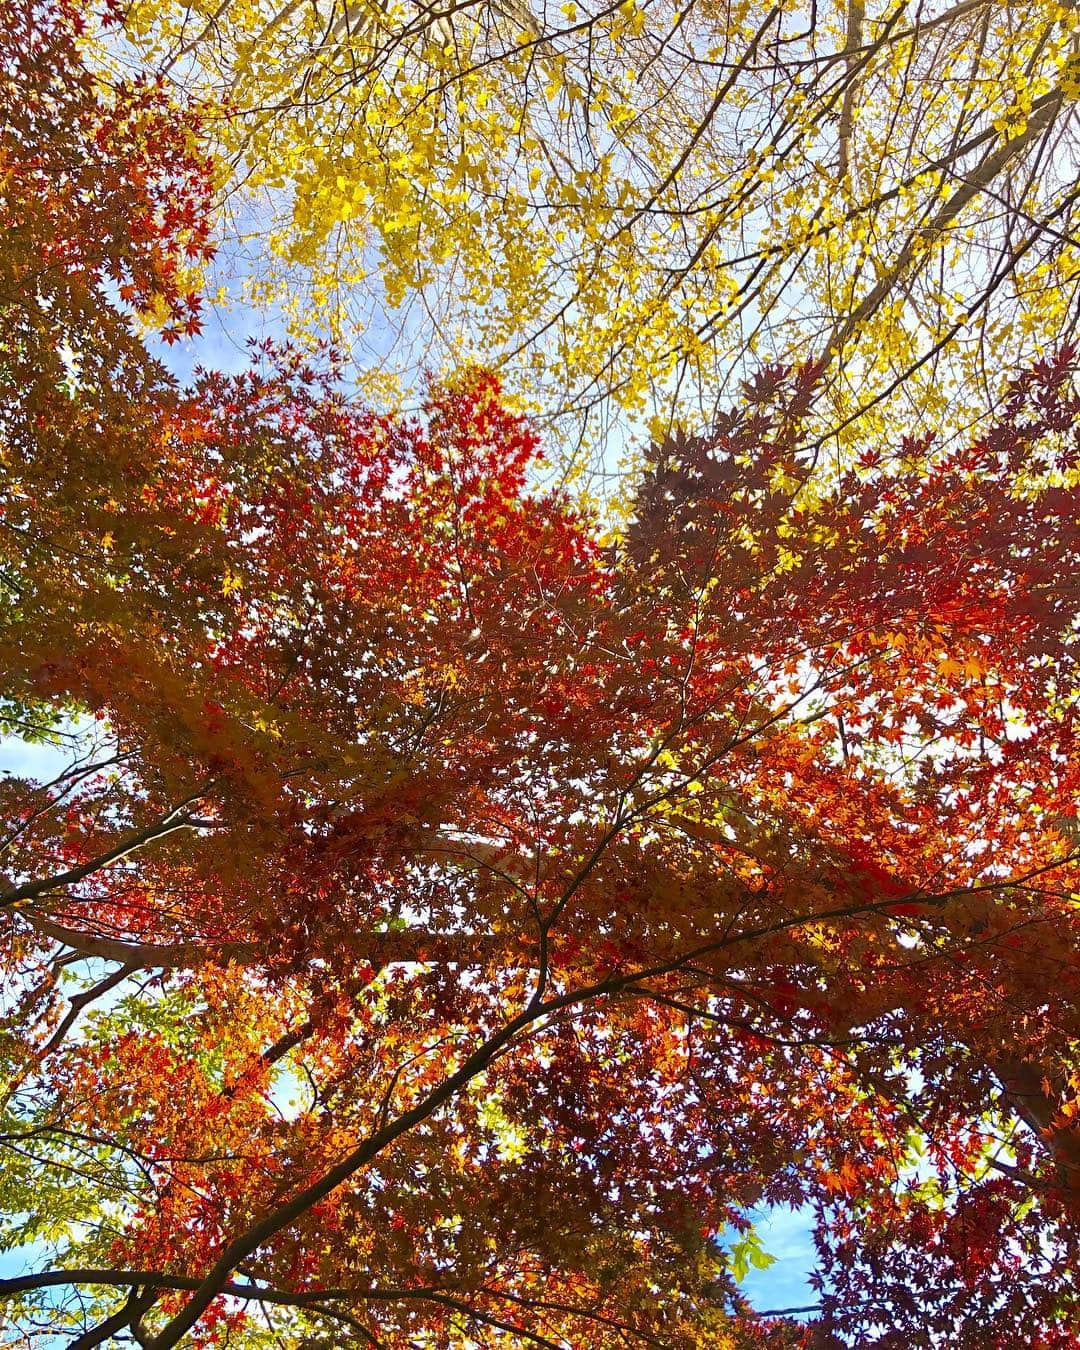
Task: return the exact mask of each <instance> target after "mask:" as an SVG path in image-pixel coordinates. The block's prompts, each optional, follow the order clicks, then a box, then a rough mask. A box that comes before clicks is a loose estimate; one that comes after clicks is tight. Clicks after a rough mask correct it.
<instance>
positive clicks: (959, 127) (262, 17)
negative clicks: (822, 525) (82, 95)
mask: <svg viewBox="0 0 1080 1350" xmlns="http://www.w3.org/2000/svg"><path fill="white" fill-rule="evenodd" d="M125 13H126V24H127V30H128V34H129V37H130V41H131V48H132V51H133V52H134V53H135V59H137V60H138V61H139V62H141V63H142V64H143V65H144V66H146V67H148V68H150V69H152V70H154V71H156V72H159V73H161V74H162V75H163V76H164V77H165V78H166V79H167V81H168V82H169V83H170V85H171V86H172V87H174V88H176V89H178V90H181V91H184V92H185V93H190V94H192V95H194V96H195V97H197V98H198V99H200V100H202V101H203V102H204V103H205V104H206V105H207V107H208V109H209V110H210V111H209V128H210V130H211V132H212V133H213V135H214V139H215V144H216V146H217V149H218V152H219V155H220V163H221V172H222V185H223V191H224V193H225V197H226V201H227V204H228V206H229V219H230V221H231V224H230V226H229V228H228V231H227V234H228V236H229V237H230V238H232V239H233V240H234V241H235V242H237V243H239V241H243V262H242V264H241V262H240V261H239V260H237V261H236V262H235V266H236V267H238V268H239V267H241V266H242V267H243V269H244V270H247V271H249V272H250V274H251V276H252V278H253V279H254V281H255V283H256V294H260V295H263V294H267V293H269V294H273V295H276V296H278V297H279V298H281V299H282V300H283V303H285V304H286V306H287V308H289V309H290V310H291V312H292V314H293V316H294V319H295V321H296V322H297V324H298V325H299V326H300V327H302V328H303V327H307V326H309V325H310V323H311V322H312V320H313V321H314V323H315V324H316V325H317V326H323V325H325V324H326V323H327V322H329V323H331V324H334V325H335V326H336V331H337V333H338V334H339V335H340V337H341V338H342V339H343V340H345V341H346V342H349V343H355V344H356V345H357V350H358V352H359V353H360V355H361V357H362V358H364V359H363V360H361V362H360V368H359V369H358V371H357V372H355V374H356V377H357V378H360V379H365V378H368V379H370V378H371V376H372V373H373V363H374V361H375V359H376V358H378V361H379V368H380V370H384V371H385V370H387V369H388V370H389V371H390V372H391V373H396V374H399V375H405V376H406V378H408V375H409V372H410V371H414V372H415V370H416V369H418V368H419V367H421V366H440V365H441V364H442V363H443V362H444V361H451V362H456V363H460V361H462V360H475V359H476V358H477V356H478V355H479V356H480V357H481V358H482V359H483V360H484V362H485V363H487V364H491V363H492V362H496V363H497V364H498V366H499V367H500V368H501V369H502V370H503V372H504V376H505V378H506V379H507V380H508V381H509V382H510V385H511V386H512V388H513V389H514V390H515V391H516V392H519V393H520V392H524V393H525V394H526V395H528V396H529V397H530V398H532V399H533V400H535V402H536V404H537V406H538V408H539V410H540V411H541V412H542V413H543V415H544V417H545V418H546V419H548V420H549V422H550V423H551V425H552V426H553V427H556V428H560V429H561V432H562V435H563V437H564V441H563V449H564V452H565V451H566V450H567V449H568V448H569V449H572V448H573V446H574V444H575V440H574V438H575V437H576V436H577V435H581V434H584V435H586V436H588V437H591V438H592V441H593V442H594V443H595V442H597V441H602V440H603V439H604V436H605V432H606V430H607V426H608V422H609V419H610V417H611V416H612V413H613V411H617V410H620V409H621V410H623V411H624V412H625V411H626V410H630V411H631V412H635V413H644V414H647V415H650V416H653V417H654V418H658V417H662V416H668V415H670V412H671V409H672V408H673V407H674V408H677V409H678V411H679V415H680V416H682V417H683V418H687V417H692V418H695V419H696V421H697V423H698V424H699V425H707V424H708V423H709V422H710V421H711V419H712V417H713V416H714V415H715V413H716V412H718V411H719V410H720V409H721V408H722V407H723V406H724V405H725V404H726V403H727V402H729V401H731V400H732V399H734V398H735V397H737V394H738V387H739V381H740V380H742V379H745V378H747V377H748V376H752V375H753V373H754V371H755V369H756V367H757V366H758V365H759V364H761V363H768V362H770V361H781V362H786V363H792V362H799V361H805V360H806V359H808V358H810V357H812V358H813V359H816V360H823V361H825V362H826V363H827V367H828V368H827V372H826V375H827V378H826V380H825V383H824V384H823V387H822V394H821V397H820V398H819V400H818V403H817V406H816V409H815V416H816V417H817V418H818V419H819V420H820V422H821V424H822V428H823V429H827V430H829V431H832V432H833V433H834V435H835V436H836V437H837V441H836V448H837V449H838V450H839V451H840V452H841V458H845V454H844V452H845V451H847V450H849V449H850V448H851V447H852V446H853V445H857V443H858V441H859V438H860V437H866V436H872V435H875V434H877V435H882V436H884V437H885V438H886V439H894V440H895V439H898V438H899V435H900V434H902V431H903V430H906V429H907V428H908V427H909V426H910V425H911V423H912V422H913V421H914V422H916V423H918V424H919V429H920V430H924V431H926V430H934V429H938V430H941V429H943V428H944V427H945V425H946V423H947V424H948V425H949V426H950V427H952V428H954V429H955V428H959V427H963V426H966V425H968V424H969V423H970V421H971V420H972V419H977V418H979V417H985V416H987V415H989V414H990V413H991V412H992V410H993V409H994V407H995V405H996V403H997V401H998V400H999V399H1000V397H1001V396H1002V394H1003V381H1006V380H1007V372H1008V371H1009V370H1011V369H1014V368H1015V367H1016V366H1017V365H1018V364H1019V363H1027V362H1028V361H1031V360H1035V359H1037V358H1038V357H1040V356H1042V355H1045V354H1047V353H1048V352H1049V351H1051V350H1053V349H1054V348H1055V347H1056V346H1058V345H1060V343H1061V342H1062V341H1065V340H1068V337H1069V335H1070V333H1071V331H1072V328H1073V325H1074V324H1075V319H1076V285H1077V278H1078V272H1077V254H1076V243H1075V225H1074V222H1075V209H1076V195H1077V190H1076V179H1077V159H1076V124H1075V101H1076V97H1077V94H1078V92H1080V74H1078V72H1080V65H1078V63H1080V47H1078V45H1077V34H1078V24H1080V17H1078V14H1077V11H1076V8H1075V6H1073V5H1071V4H1060V3H1058V0H1037V2H1036V3H1029V4H1025V5H1023V6H1008V5H1004V6H1003V5H1000V4H997V3H994V2H993V0H960V3H952V2H951V0H929V2H925V0H919V2H918V3H913V2H911V0H899V3H896V4H893V3H891V0H890V3H888V4H883V5H880V6H877V7H874V6H868V5H866V4H864V3H863V0H823V2H822V3H818V0H814V3H809V4H808V3H805V2H804V0H800V2H799V3H782V4H775V5H765V4H761V5H752V4H748V3H745V0H689V3H683V2H682V0H619V3H608V0H572V2H571V3H567V4H558V3H555V2H554V0H535V2H534V0H473V2H472V3H468V4H460V3H455V4H451V5H445V6H440V5H438V4H431V5H426V4H421V3H412V0H408V2H407V3H405V2H404V0H403V2H402V3H393V4H389V3H383V0H316V2H315V3H312V4H303V5H301V4H299V3H296V2H295V0H293V2H292V3H288V2H287V0H281V2H280V3H279V0H273V2H272V3H263V2H262V0H221V3H218V4H208V3H202V0H200V2H199V3H189V0H136V3H134V4H132V5H131V6H130V7H128V8H127V9H126V11H125ZM230 256H233V255H232V254H230ZM388 325H389V326H390V327H392V328H393V329H394V330H395V333H396V337H395V338H394V340H393V342H392V344H390V343H389V341H388V339H387V336H386V329H387V327H388ZM364 327H366V328H367V329H368V330H369V332H368V340H367V342H366V343H365V341H364V339H363V338H362V337H360V332H361V329H362V328H364ZM406 339H407V340H406ZM609 467H610V465H609Z"/></svg>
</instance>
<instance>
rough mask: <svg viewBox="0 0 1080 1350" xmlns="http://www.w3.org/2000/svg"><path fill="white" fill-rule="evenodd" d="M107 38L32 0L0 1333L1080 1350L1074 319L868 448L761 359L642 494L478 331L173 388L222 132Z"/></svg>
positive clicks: (6, 552) (8, 789)
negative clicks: (446, 374) (786, 1278)
mask: <svg viewBox="0 0 1080 1350" xmlns="http://www.w3.org/2000/svg"><path fill="white" fill-rule="evenodd" d="M80 22H81V21H80V19H79V16H78V14H77V12H76V11H74V10H71V9H68V8H65V7H63V6H60V7H45V6H40V5H35V6H31V7H26V6H20V5H15V4H9V5H8V6H7V9H6V10H5V23H4V24H3V25H0V32H2V34H3V37H2V38H0V41H2V42H3V43H4V44H5V45H4V49H3V50H4V60H3V63H2V64H0V76H2V78H0V98H2V99H3V103H4V138H3V140H2V141H0V148H2V155H3V159H2V166H0V167H2V176H0V209H2V214H3V218H4V222H5V230H4V232H3V243H2V245H0V268H2V269H3V271H2V275H3V279H4V280H3V288H2V294H3V304H4V310H5V330H4V336H3V338H2V339H0V371H2V374H3V383H2V386H0V397H2V405H0V406H2V409H3V414H2V420H0V427H2V452H3V461H2V472H3V497H2V504H3V516H2V522H3V541H4V542H3V545H2V549H3V551H2V555H0V566H2V569H3V571H2V576H3V585H4V606H3V611H2V615H0V622H2V623H3V639H4V640H3V644H2V647H0V650H2V652H3V658H2V662H3V663H2V667H0V671H2V679H3V686H2V689H0V694H2V696H3V699H4V702H3V704H2V707H3V715H4V718H5V728H6V729H7V730H9V731H15V732H18V733H19V734H21V735H23V736H24V737H34V736H37V737H38V738H42V739H45V740H46V741H48V742H50V743H51V744H53V746H54V747H55V748H56V749H57V751H58V752H60V751H63V750H67V751H68V752H69V753H68V756H67V757H66V758H65V757H61V758H60V760H59V764H58V768H57V771H56V773H55V775H54V777H53V778H52V779H51V780H48V781H44V780H40V779H38V780H35V779H33V778H31V777H30V776H29V775H27V774H26V773H9V774H7V775H5V776H4V777H3V778H2V779H0V814H2V819H3V822H4V836H3V861H2V864H0V872H2V876H0V905H2V907H3V912H4V918H3V923H2V926H0V958H2V962H3V971H4V982H3V999H2V1003H0V1012H2V1024H0V1060H2V1063H3V1071H4V1079H5V1092H4V1097H3V1104H2V1106H0V1150H2V1157H3V1162H4V1166H3V1169H2V1172H0V1209H2V1212H3V1215H4V1218H3V1221H2V1226H0V1246H2V1247H3V1249H4V1250H5V1251H7V1252H12V1251H14V1252H16V1253H17V1252H19V1251H20V1250H22V1251H23V1254H24V1255H25V1256H26V1259H27V1262H28V1264H29V1265H30V1267H31V1269H29V1270H28V1271H27V1272H26V1273H25V1274H22V1275H9V1276H6V1277H5V1278H2V1279H0V1298H2V1300H3V1306H4V1308H5V1316H6V1321H5V1334H6V1335H7V1337H8V1340H9V1341H10V1343H12V1344H28V1343H29V1344H33V1342H34V1340H35V1338H37V1339H39V1340H40V1341H44V1342H46V1343H49V1341H50V1340H52V1341H55V1338H56V1337H58V1336H62V1335H64V1334H67V1335H69V1336H70V1337H71V1339H70V1345H71V1346H73V1347H79V1348H80V1350H82V1348H85V1347H91V1346H95V1345H101V1344H107V1343H108V1342H109V1341H110V1340H111V1339H113V1340H115V1341H116V1342H117V1343H121V1344H122V1343H125V1341H130V1340H131V1339H132V1338H134V1339H135V1340H136V1341H137V1342H138V1343H141V1344H142V1345H143V1346H145V1347H156V1348H157V1350H164V1347H167V1346H171V1345H175V1344H179V1343H182V1342H185V1341H188V1342H194V1343H201V1344H204V1345H210V1344H225V1343H228V1344H231V1345H234V1346H241V1347H243V1346H250V1347H252V1348H253V1350H254V1347H260V1346H271V1345H281V1344H290V1345H296V1346H301V1345H306V1346H315V1345H337V1344H342V1343H352V1342H353V1341H356V1342H359V1343H366V1344H377V1345H385V1346H388V1347H398V1346H400V1347H403V1348H404V1347H406V1346H409V1347H413V1346H426V1345H440V1346H442V1345H445V1346H461V1347H463V1348H464V1347H466V1346H469V1345H476V1344H481V1345H490V1346H493V1347H494V1346H499V1345H506V1346H517V1345H525V1346H529V1345H540V1346H547V1347H549V1350H550V1347H552V1346H555V1347H560V1350H563V1348H565V1347H569V1346H572V1347H575V1350H576V1348H577V1347H582V1348H583V1350H585V1348H587V1347H592V1346H595V1347H607V1346H615V1345H620V1346H621V1345H625V1344H635V1343H640V1344H644V1345H650V1344H651V1345H662V1346H672V1347H694V1346H700V1347H705V1346H709V1347H711V1346H724V1345H729V1346H733V1347H735V1346H752V1345H785V1344H790V1345H793V1346H795V1345H814V1344H818V1345H837V1346H840V1345H844V1344H871V1343H878V1344H882V1345H904V1346H909V1345H933V1344H937V1343H939V1342H940V1339H941V1338H942V1337H944V1336H946V1335H947V1336H949V1337H951V1338H952V1339H953V1340H954V1341H955V1342H956V1343H957V1344H959V1345H968V1346H972V1347H983V1346H985V1345H987V1344H988V1343H990V1344H1002V1345H1008V1344H1031V1345H1042V1346H1069V1345H1073V1344H1075V1339H1076V1336H1077V1334H1078V1330H1080V1310H1078V1308H1077V1303H1076V1295H1075V1289H1074V1286H1075V1283H1076V1279H1075V1275H1076V1264H1077V1218H1078V1213H1080V1130H1078V1113H1077V1102H1078V1094H1080V1083H1078V1081H1077V1077H1076V1070H1075V1064H1076V1049H1077V1041H1078V1032H1080V1028H1078V1013H1077V1009H1078V1006H1080V1004H1078V999H1077V994H1078V989H1077V983H1078V979H1077V975H1078V971H1077V962H1076V923H1077V899H1076V896H1077V893H1078V891H1080V884H1078V883H1080V876H1078V861H1080V860H1078V858H1077V833H1078V829H1077V823H1076V794H1077V788H1078V781H1077V780H1078V761H1077V754H1076V742H1075V719H1076V696H1077V688H1078V680H1077V671H1076V661H1077V639H1078V633H1077V614H1078V604H1077V602H1078V598H1080V597H1078V593H1077V586H1078V583H1077V581H1076V578H1075V575H1074V569H1073V568H1072V566H1071V558H1072V557H1073V556H1074V555H1075V553H1076V551H1077V545H1078V543H1080V540H1078V538H1077V535H1078V533H1080V525H1078V521H1080V512H1078V510H1077V506H1078V501H1077V495H1078V489H1077V486H1076V484H1077V468H1078V465H1077V453H1078V428H1080V397H1078V395H1077V392H1076V389H1075V387H1074V363H1075V354H1074V352H1073V351H1072V349H1070V348H1069V347H1068V346H1067V345H1066V346H1065V347H1063V348H1062V350H1061V351H1060V352H1059V354H1058V355H1056V356H1054V357H1052V358H1051V357H1048V358H1046V359H1044V360H1043V361H1041V362H1039V363H1037V364H1036V365H1035V366H1033V367H1032V368H1031V369H1030V370H1028V371H1027V372H1026V373H1022V374H1020V375H1019V376H1016V377H1014V379H1013V381H1012V384H1011V387H1010V389H1009V392H1008V394H1007V396H1006V397H1005V399H1004V400H1003V401H1002V403H1001V405H1000V407H999V408H998V410H997V416H996V419H995V423H994V425H993V426H992V427H990V428H988V429H987V430H986V431H985V433H984V434H982V435H980V436H979V437H978V438H977V439H975V440H974V441H973V442H972V443H971V444H969V445H966V446H965V445H959V444H956V443H954V442H946V443H942V444H940V445H936V444H934V443H932V442H929V441H927V440H919V441H915V440H907V441H903V442H900V441H897V442H896V443H895V444H890V443H881V445H880V448H878V449H876V450H864V451H863V453H862V454H861V455H860V457H859V459H858V461H857V462H855V463H853V464H852V466H851V467H850V469H848V470H847V471H845V472H844V473H827V472H825V471H824V466H823V465H822V463H821V462H820V461H821V447H820V444H819V441H820V433H819V422H818V420H817V418H816V415H815V408H816V405H817V401H818V400H819V399H820V398H821V397H822V394H821V387H822V378H823V375H822V370H821V367H820V366H819V365H812V364H810V365H803V366H800V367H794V368H792V367H770V368H767V369H765V370H763V371H761V372H759V374H758V375H757V376H756V378H755V379H754V380H753V381H752V382H750V383H749V384H748V385H747V387H746V389H745V391H744V392H743V394H742V396H741V397H740V399H739V400H738V402H737V403H736V404H735V405H734V406H733V407H732V408H731V409H729V410H728V411H725V412H723V413H722V414H721V415H720V416H719V417H718V418H716V419H715V422H714V425H713V426H712V427H711V429H710V430H709V431H708V432H707V433H703V434H700V435H691V434H688V433H673V434H671V435H669V436H667V437H665V438H663V439H661V440H659V441H658V442H657V443H656V444H655V445H653V446H652V447H651V449H650V450H649V451H648V452H647V454H646V455H645V456H644V463H643V465H642V468H641V472H640V474H639V476H638V478H637V479H636V482H635V486H634V491H633V498H632V504H631V506H630V509H629V511H628V519H627V522H626V524H625V526H623V527H620V528H619V529H618V530H617V531H610V530H609V529H608V527H607V526H606V525H605V522H604V521H602V520H600V519H598V518H596V517H595V516H594V515H593V514H592V513H591V512H590V510H589V509H588V508H587V507H586V506H583V505H582V504H581V503H579V502H576V501H575V500H574V499H573V497H572V496H571V495H570V494H569V493H568V492H567V491H565V490H561V491H555V490H549V491H541V490H540V489H539V488H538V487H536V486H535V483H536V479H537V472H536V471H537V463H538V455H539V445H538V439H537V436H536V434H535V433H534V431H533V429H532V428H531V427H530V425H529V424H528V422H527V421H525V420H524V419H522V418H521V417H520V416H519V415H517V414H516V413H514V412H513V411H512V410H511V409H509V408H508V407H507V406H506V403H505V402H504V400H503V398H502V395H501V392H500V387H499V382H498V380H497V379H496V378H495V377H494V376H493V375H491V374H490V373H486V372H483V371H479V370H473V371H466V372H462V373H460V374H459V375H458V377H457V378H456V379H455V380H453V381H450V382H447V383H442V384H433V385H432V386H431V388H430V390H429V393H428V398H427V402H426V406H425V411H424V416H423V418H421V419H413V420H409V419H402V418H400V417H398V416H394V415H388V414H380V413H377V412H374V411H371V410H365V409H363V408H361V407H358V406H357V405H356V404H355V403H354V402H353V401H352V400H350V399H348V398H346V397H345V396H344V393H343V391H342V389H341V387H340V385H339V383H338V382H337V380H336V378H335V367H334V360H333V356H332V354H326V355H325V356H324V357H323V358H321V359H320V360H315V359H312V358H306V357H304V356H303V355H301V354H300V353H297V352H295V351H292V350H290V349H288V348H284V349H282V348H274V347H270V346H266V347H264V348H262V349H260V350H259V351H258V352H256V353H255V359H254V362H253V365H252V368H251V369H250V370H249V371H248V372H246V373H244V374H241V375H238V376H234V377H225V376H222V375H219V374H214V373H207V374H203V375H201V376H200V377H199V378H198V379H197V380H196V381H195V383H194V384H193V385H192V387H191V388H189V389H179V388H177V387H176V385H175V384H174V383H173V382H172V381H170V380H169V379H168V377H167V376H166V375H165V374H164V372H163V371H162V370H161V369H160V367H159V366H157V365H156V363H155V362H153V361H152V360H151V359H150V357H149V356H148V355H147V352H146V350H145V348H144V347H143V345H142V344H141V343H140V341H139V340H138V338H137V337H135V336H134V335H133V329H132V318H133V313H132V311H136V312H139V313H147V312H149V313H150V314H152V315H154V316H156V318H157V319H158V320H159V321H160V320H164V321H165V322H166V323H173V324H177V325H180V326H181V327H182V326H184V325H188V324H190V323H191V322H192V321H193V320H197V318H198V304H197V297H196V295H195V293H194V290H193V284H194V283H190V284H189V282H188V279H187V277H186V275H185V269H186V268H187V267H188V266H189V265H193V264H196V263H198V262H199V260H200V259H202V258H204V257H205V255H206V252H207V249H208V234H207V219H208V217H207V211H208V204H209V200H210V186H211V185H210V180H209V170H208V167H207V165H206V163H205V161H204V160H203V158H202V155H201V153H200V151H199V143H198V137H197V135H196V133H197V130H198V125H197V123H196V122H195V121H194V120H193V119H192V117H191V115H190V113H188V112H186V111H184V110H183V109H181V108H177V107H174V106H171V105H170V103H169V101H168V98H167V96H166V94H165V93H164V92H163V91H162V90H161V88H160V87H158V86H154V85H152V84H145V83H133V84H128V85H121V86H118V87H115V88H111V89H103V88H101V86H100V85H99V84H98V83H97V82H96V81H95V79H94V78H92V77H91V76H90V75H89V74H87V73H86V67H85V65H84V64H83V63H82V57H81V56H80V53H79V47H78V43H79V40H80V39H79V30H80ZM783 1205H802V1206H806V1207H808V1208H809V1209H810V1210H812V1212H813V1214H814V1216H815V1217H814V1222H815V1225H816V1237H817V1242H818V1249H819V1257H820V1261H819V1268H818V1270H817V1272H816V1274H815V1277H814V1278H815V1280H816V1284H815V1289H816V1294H815V1299H814V1305H815V1306H814V1307H813V1308H812V1309H809V1310H808V1311H807V1312H806V1315H805V1318H804V1319H803V1320H802V1321H800V1320H797V1319H795V1318H793V1317H791V1316H786V1315H775V1316H773V1315H766V1314H761V1313H757V1312H755V1311H754V1309H753V1308H752V1307H751V1306H750V1305H749V1304H748V1302H747V1300H746V1299H745V1298H744V1297H743V1296H742V1294H741V1292H740V1276H741V1275H742V1274H744V1273H745V1270H746V1267H747V1265H748V1264H749V1263H751V1262H753V1261H760V1260H763V1259H765V1258H764V1257H763V1255H762V1253H761V1247H760V1241H759V1240H758V1239H757V1237H756V1235H755V1233H754V1229H753V1226H752V1222H753V1218H754V1215H755V1213H757V1212H758V1211H759V1210H760V1208H761V1207H762V1206H783Z"/></svg>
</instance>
